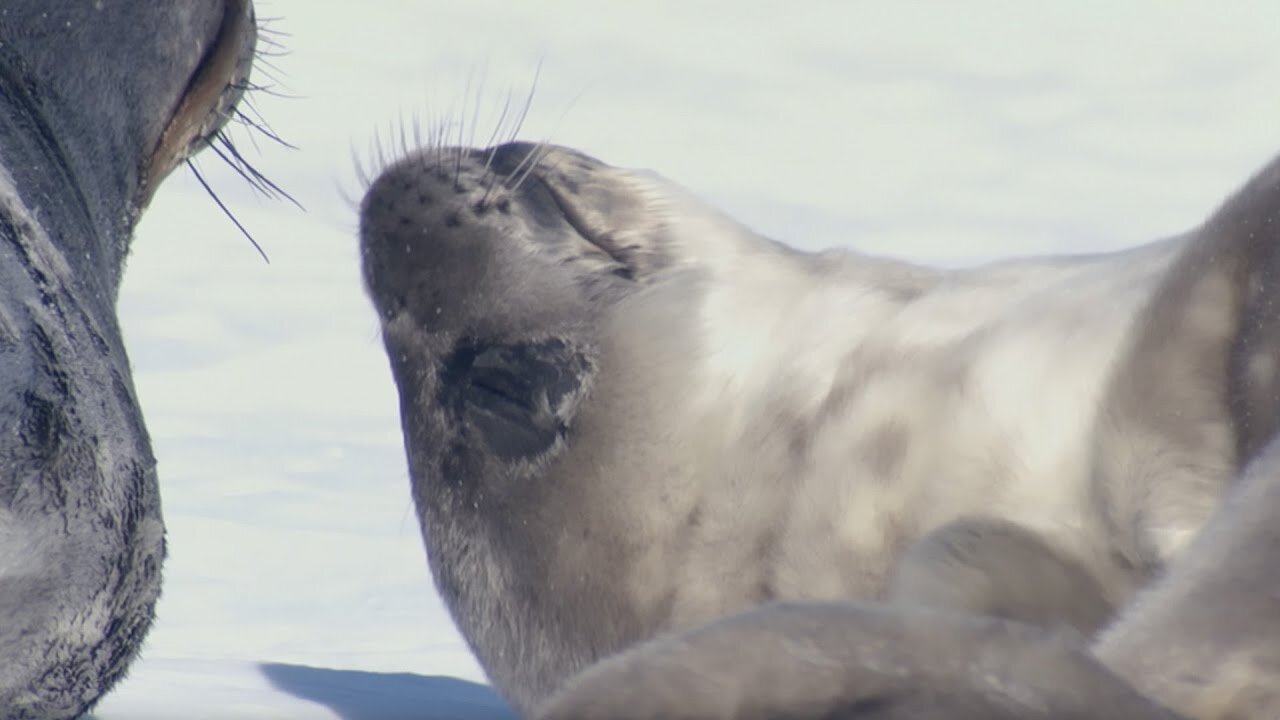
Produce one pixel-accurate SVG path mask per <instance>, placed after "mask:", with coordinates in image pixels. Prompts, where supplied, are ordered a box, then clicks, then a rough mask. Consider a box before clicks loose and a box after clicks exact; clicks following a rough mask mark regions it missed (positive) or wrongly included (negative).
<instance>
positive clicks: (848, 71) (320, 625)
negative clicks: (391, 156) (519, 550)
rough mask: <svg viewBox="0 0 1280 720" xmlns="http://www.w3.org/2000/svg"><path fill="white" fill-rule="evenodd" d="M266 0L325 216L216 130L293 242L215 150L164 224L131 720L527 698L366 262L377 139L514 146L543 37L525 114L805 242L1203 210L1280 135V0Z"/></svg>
mask: <svg viewBox="0 0 1280 720" xmlns="http://www.w3.org/2000/svg"><path fill="white" fill-rule="evenodd" d="M355 8H358V10H356V9H355ZM259 15H260V16H265V17H277V18H279V19H278V20H275V21H273V22H271V24H270V27H272V28H274V29H276V30H278V31H280V32H281V33H286V34H287V37H285V36H280V37H278V39H279V40H280V41H281V42H283V43H284V44H285V45H286V46H287V47H288V49H289V51H290V54H289V55H288V56H287V57H283V58H279V59H277V60H276V65H277V66H278V68H279V73H278V74H279V75H280V76H281V79H282V80H283V81H284V85H285V88H284V89H285V90H287V91H288V92H290V93H292V94H294V95H297V96H299V97H297V98H295V99H282V98H273V97H269V96H263V95H259V96H257V97H256V98H255V102H256V104H257V106H258V108H259V109H260V110H261V111H262V113H263V114H264V115H265V116H266V117H267V118H268V120H270V121H271V123H272V124H273V125H274V127H275V129H276V130H277V131H278V132H279V133H280V134H281V135H283V136H284V137H285V138H286V139H288V140H289V141H290V142H292V143H294V144H296V145H297V146H299V148H300V149H299V150H298V151H296V152H294V151H287V150H284V149H281V148H276V147H271V146H270V145H267V144H264V145H263V146H262V153H261V155H259V156H257V157H258V158H259V159H258V166H259V167H260V168H261V169H262V170H264V171H265V172H266V173H267V174H268V175H269V176H270V177H271V178H272V179H273V180H274V181H276V182H277V183H279V184H280V185H281V186H283V187H284V188H286V189H287V190H288V191H289V192H291V193H292V194H293V195H294V196H295V197H297V198H298V200H299V201H300V202H301V203H302V204H303V205H304V206H305V207H306V212H302V211H299V210H296V209H295V208H293V207H291V206H289V205H286V204H282V203H276V202H269V201H263V200H260V199H258V198H255V197H253V196H252V194H251V192H250V190H249V189H248V188H247V186H246V185H245V184H244V183H243V182H240V181H238V180H237V179H236V178H235V177H234V176H232V175H231V174H230V173H229V171H227V170H226V169H225V168H223V167H222V166H221V164H220V163H219V162H217V161H216V159H214V158H211V157H204V158H203V159H202V162H201V163H200V164H201V167H202V169H203V171H204V173H205V175H206V177H208V178H209V179H210V180H211V181H212V183H213V184H214V186H215V188H216V189H217V190H218V192H219V193H220V195H221V196H222V198H223V199H224V200H225V201H227V203H228V204H229V205H231V206H232V207H233V208H235V210H236V213H237V215H238V216H239V218H240V219H241V221H242V222H244V223H245V225H246V226H248V227H249V228H250V229H251V230H252V231H253V233H254V234H255V236H256V237H257V239H258V240H259V241H260V242H261V243H262V244H263V246H264V247H265V248H266V250H267V252H268V253H269V254H270V256H271V264H270V265H267V264H264V263H263V262H262V261H261V259H260V258H259V257H258V256H257V254H256V253H255V252H254V251H253V250H252V248H251V247H250V246H249V244H248V242H247V241H245V240H244V239H243V238H241V237H240V236H239V235H238V234H237V233H236V231H235V229H234V228H233V227H232V226H231V224H230V223H229V222H227V221H226V220H225V219H224V218H223V217H222V216H221V215H220V214H219V212H218V210H217V208H216V207H215V206H214V204H213V203H212V202H211V201H210V200H209V199H208V198H207V197H206V196H205V195H204V193H203V191H202V190H201V189H200V188H199V186H198V185H197V184H196V183H195V182H194V181H193V180H192V179H191V178H190V177H189V175H188V174H187V173H186V172H184V171H179V172H178V173H175V175H174V177H173V178H171V179H170V181H169V183H168V185H167V187H165V188H164V189H163V190H162V191H161V192H160V194H159V195H158V196H157V197H156V199H155V201H154V203H153V205H152V208H151V210H150V213H149V215H148V216H147V217H146V218H145V219H144V221H143V223H142V226H141V228H140V230H139V233H138V238H137V242H136V244H135V251H134V255H133V257H132V259H131V261H130V267H129V270H128V273H127V276H126V280H125V284H124V290H123V296H122V298H121V302H120V305H121V315H122V318H123V320H122V321H123V324H124V327H125V332H126V340H127V342H128V344H129V350H130V354H131V357H132V360H133V364H134V368H135V377H136V381H137V385H138V391H139V393H140V395H141V398H142V403H143V407H144V410H145V412H146V417H147V423H148V426H149V428H150V431H151V435H152V438H153V440H154V443H155V450H156V455H157V457H158V458H159V463H160V475H161V482H162V488H163V493H164V504H165V505H164V506H165V513H166V519H167V522H168V527H169V548H170V557H169V560H168V563H167V565H166V586H165V594H164V598H163V600H162V602H161V605H160V608H159V617H158V620H157V624H156V627H155V630H154V631H153V632H152V634H151V636H150V639H149V641H148V644H147V647H146V650H145V653H144V657H143V659H142V660H141V661H140V662H139V663H138V664H137V665H136V667H135V669H134V670H133V673H132V675H131V677H130V678H129V679H128V680H127V681H126V682H125V683H124V684H123V685H122V686H121V687H120V688H119V689H118V690H117V691H116V692H115V693H114V694H113V695H112V696H110V697H109V698H108V699H107V700H106V701H105V702H103V703H102V705H101V706H100V708H99V710H98V711H97V712H96V713H95V717H96V718H99V720H126V719H128V720H133V719H141V718H164V719H166V720H167V719H172V718H190V719H192V720H221V719H222V718H245V719H250V718H252V719H254V720H257V719H260V718H288V719H291V720H293V719H298V720H300V719H303V718H306V719H310V718H341V719H342V720H373V719H374V718H377V719H379V720H381V719H383V718H387V719H395V718H419V719H422V720H431V719H435V718H441V719H443V718H448V719H450V720H482V719H497V718H510V717H511V714H510V711H509V710H506V709H505V706H504V705H503V704H502V702H501V700H499V699H498V698H497V697H496V695H494V694H493V693H492V691H490V690H488V689H487V688H486V687H484V686H483V685H482V683H483V676H482V674H481V673H480V671H479V669H478V667H477V666H476V664H475V662H474V660H472V659H471V657H470V654H469V653H468V651H467V649H466V647H465V645H464V644H463V642H462V641H461V639H460V638H459V637H458V635H457V633H456V631H455V630H454V629H453V626H452V623H451V622H450V620H449V618H448V615H447V613H446V611H445V610H444V608H443V606H442V605H441V602H440V600H439V599H438V598H437V597H436V595H435V593H434V591H433V589H432V587H431V584H430V580H429V578H428V574H427V570H426V563H425V557H424V554H423V551H422V547H421V541H420V539H419V536H418V529H417V524H416V521H415V519H414V515H413V510H412V506H411V502H410V498H409V493H408V481H407V478H406V471H405V466H404V458H403V452H402V448H401V439H400V433H399V423H398V418H397V405H396V398H395V394H394V389H393V387H392V384H391V380H390V376H389V373H388V371H387V367H386V361H385V359H384V357H383V354H382V349H381V345H380V341H379V338H378V332H377V324H376V321H375V318H374V316H373V313H372V312H371V311H370V309H369V306H368V303H367V301H366V300H365V298H364V295H363V292H362V290H361V287H360V283H359V276H358V265H357V252H356V240H355V229H356V218H355V203H356V202H358V199H359V196H360V194H361V191H362V187H361V184H360V182H359V180H358V179H357V175H356V172H355V163H354V162H353V156H354V157H356V158H360V159H361V160H362V161H364V162H365V163H366V164H367V165H368V164H371V163H370V162H369V161H371V160H372V158H373V157H374V154H373V153H372V152H371V149H370V148H371V144H372V141H373V139H374V138H375V137H381V138H382V140H383V145H384V146H385V147H395V146H396V145H397V144H398V143H399V142H400V141H399V139H398V138H399V137H400V131H399V129H400V128H401V127H409V128H412V127H413V126H415V125H416V126H420V127H421V128H423V129H424V130H426V129H429V128H431V127H433V126H434V124H436V123H440V122H444V121H457V120H459V119H461V120H463V122H462V123H461V126H460V127H455V128H454V130H453V131H452V132H454V133H455V134H454V137H458V138H461V140H462V141H464V142H471V141H472V140H473V139H474V142H477V143H485V142H487V140H488V138H489V135H490V131H491V130H492V129H493V126H494V124H495V123H496V118H497V116H498V114H499V110H500V108H501V105H502V101H503V100H504V98H506V97H507V96H508V95H509V94H510V95H511V96H512V97H513V98H515V101H514V102H515V104H516V105H517V106H519V105H522V104H523V101H524V100H523V99H524V97H525V95H526V93H527V91H528V89H529V85H530V83H531V82H532V80H533V78H534V74H535V71H536V70H537V68H538V67H539V65H540V66H541V73H540V76H539V78H538V80H537V89H536V93H535V97H534V101H533V105H532V109H531V110H530V113H529V117H528V119H527V121H526V123H525V125H524V128H523V130H522V133H521V134H522V136H523V137H525V138H526V139H534V140H538V139H551V140H553V141H556V142H560V143H563V144H568V145H573V146H576V147H578V148H581V149H583V150H585V151H587V152H590V153H592V154H594V155H597V156H598V157H601V158H603V159H605V160H607V161H610V162H613V163H615V164H621V165H630V166H642V167H650V168H653V169H655V170H658V171H660V172H662V173H663V174H665V175H667V176H669V177H672V178H674V179H676V180H678V181H679V182H681V183H683V184H685V185H687V186H689V187H691V188H693V189H694V190H695V191H696V192H698V193H699V194H701V195H702V196H704V197H705V198H707V199H708V200H710V201H712V202H714V203H716V204H718V205H720V206H721V207H723V208H725V209H727V210H728V211H730V212H731V213H733V214H735V215H737V216H738V217H740V218H741V219H743V220H744V221H746V222H747V223H748V224H750V225H753V226H754V227H756V228H757V229H759V230H761V231H763V232H766V233H767V234H770V235H773V236H775V237H778V238H780V239H784V240H787V241H789V242H792V243H794V244H797V245H801V246H804V247H808V248H817V247H824V246H830V245H842V244H847V245H852V246H855V247H857V248H859V249H861V250H864V251H868V252H874V253H885V254H893V255H899V256H907V257H912V258H916V259H920V260H927V261H931V262H942V263H949V264H956V263H972V262H978V261H981V260H983V259H987V258H992V257H997V256H1004V255H1009V254H1015V253H1017V254H1021V253H1043V252H1076V251H1091V250H1098V249H1107V248H1116V247H1121V246H1125V245H1130V244H1133V243H1136V242H1139V241H1142V240H1146V239H1151V238H1154V237H1157V236H1160V235H1165V234H1170V233H1173V232H1177V231H1179V230H1181V229H1183V228H1186V227H1187V226H1189V225H1191V224H1193V223H1195V222H1197V221H1198V220H1199V219H1200V218H1201V217H1203V216H1204V215H1205V214H1206V213H1207V212H1208V211H1209V210H1210V209H1211V208H1212V207H1213V206H1214V205H1215V204H1216V203H1217V202H1218V201H1219V200H1220V199H1221V198H1222V197H1223V196H1224V195H1225V194H1226V193H1228V192H1230V191H1231V190H1232V189H1234V187H1235V186H1236V185H1237V184H1238V183H1241V182H1243V180H1244V179H1245V177H1246V176H1247V175H1248V174H1249V173H1250V172H1251V171H1252V170H1253V169H1254V168H1256V167H1257V166H1259V165H1260V164H1262V163H1263V162H1264V161H1265V160H1266V159H1267V158H1268V157H1269V156H1270V155H1271V154H1272V153H1273V152H1275V151H1277V150H1280V4H1276V3H1274V2H1273V0H1257V1H1256V2H1241V3H1234V4H1232V6H1231V7H1230V8H1229V9H1228V8H1226V7H1224V6H1222V5H1220V4H1218V3H1208V2H1204V3H1197V4H1191V3H1169V2H1166V1H1165V0H1147V1H1144V2H1092V1H1085V2H1076V3H1057V4H1053V5H1049V4H1046V3H1036V4H1014V3H1008V2H1003V1H1000V0H974V1H971V2H966V3H963V4H943V3H927V2H904V3H894V4H890V3H875V4H873V3H864V2H841V1H839V0H824V1H820V0H813V1H812V2H798V3H787V4H784V5H779V4H778V3H776V2H772V1H769V0H750V1H748V0H734V1H733V2H728V1H720V2H688V1H687V0H650V1H649V2H644V3H622V2H598V1H596V0H566V1H557V0H547V1H546V2H542V1H539V2H520V1H518V0H472V1H470V2H461V1H459V2H453V3H440V2H437V3H428V2H420V1H410V0H367V1H366V2H362V3H350V2H338V1H337V0H261V1H260V2H259ZM259 79H261V76H259ZM477 105H478V107H477ZM410 134H411V133H410ZM239 138H240V139H241V140H242V142H241V146H242V148H247V149H248V153H249V155H250V156H251V157H252V156H254V151H253V149H252V145H251V144H250V142H249V139H248V138H249V135H248V134H246V133H240V134H239ZM374 164H376V163H374ZM530 661H531V662H533V661H535V660H534V659H531V660H530Z"/></svg>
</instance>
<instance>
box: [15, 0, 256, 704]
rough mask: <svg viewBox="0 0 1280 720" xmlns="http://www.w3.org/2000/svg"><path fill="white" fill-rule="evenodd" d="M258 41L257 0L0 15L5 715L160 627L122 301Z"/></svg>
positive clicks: (50, 700) (86, 687)
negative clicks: (177, 176) (136, 250)
mask: <svg viewBox="0 0 1280 720" xmlns="http://www.w3.org/2000/svg"><path fill="white" fill-rule="evenodd" d="M255 33H256V30H255V26H254V21H253V8H252V4H251V3H250V2H249V1H248V0H172V1H168V2H154V1H153V0H112V1H111V2H85V1H82V0H6V2H4V3H3V4H0V658H2V659H3V662H2V663H0V717H4V718H35V719H41V720H43V719H45V718H73V717H78V716H80V715H81V714H82V713H84V712H85V711H87V710H88V709H89V708H90V707H92V706H93V704H94V703H95V702H96V701H97V700H98V698H99V697H101V695H102V694H103V693H105V692H106V691H107V690H109V689H110V688H111V686H112V685H114V684H115V683H116V682H118V681H119V680H120V678H122V677H123V675H124V673H125V671H126V669H127V668H128V666H129V663H130V662H131V661H132V660H133V658H134V657H135V656H136V655H137V652H138V650H139V648H140V646H141V643H142V640H143V638H144V637H145V635H146V633H147V630H148V628H149V627H150V625H151V621H152V617H153V613H154V606H155V601H156V598H157V596H158V595H159V591H160V567H161V562H162V560H163V557H164V527H163V523H162V520H161V513H160V502H159V493H158V488H157V481H156V474H155V461H154V458H153V457H152V454H151V449H150V445H149V442H148V439H147V434H146V430H145V428H144V426H143V422H142V418H141V414H140V412H139V409H138V403H137V399H136V397H135V394H134V389H133V382H132V378H131V377H130V374H129V362H128V358H127V357H126V354H125V351H124V347H123V343H122V340H121V336H120V329H119V326H118V322H117V320H116V315H115V304H116V295H117V290H118V287H119V283H120V277H121V272H122V268H123V263H124V259H125V257H126V255H127V253H128V247H129V243H130V240H131V237H132V233H133V228H134V224H135V223H136V221H137V219H138V215H139V213H140V212H141V210H142V208H143V207H144V206H145V205H146V204H147V202H148V201H149V200H150V199H151V197H152V196H153V194H154V192H155V189H156V187H157V185H158V184H159V182H160V181H161V180H162V179H163V177H164V176H165V175H166V174H168V173H169V172H170V171H171V170H173V168H174V167H176V166H177V165H178V164H179V163H181V162H182V161H183V160H184V159H185V158H186V157H187V156H189V155H190V154H191V153H192V152H195V151H197V150H199V149H200V147H202V146H203V144H204V143H207V142H208V141H209V139H210V138H211V137H212V136H213V135H214V134H215V133H217V132H218V130H219V129H220V128H221V127H222V126H223V125H224V124H225V123H226V122H227V120H228V119H229V118H230V114H231V112H232V111H233V108H234V104H235V102H236V101H237V100H238V99H239V96H240V94H241V92H242V90H243V88H245V87H247V83H248V73H249V66H250V64H251V62H252V58H253V47H254V41H255ZM183 240H184V238H172V239H171V241H172V242H182V241H183Z"/></svg>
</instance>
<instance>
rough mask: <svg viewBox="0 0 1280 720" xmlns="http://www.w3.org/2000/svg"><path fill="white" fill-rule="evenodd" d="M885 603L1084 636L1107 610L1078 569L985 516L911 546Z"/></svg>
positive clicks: (1020, 530) (1029, 534) (1034, 539)
mask: <svg viewBox="0 0 1280 720" xmlns="http://www.w3.org/2000/svg"><path fill="white" fill-rule="evenodd" d="M888 599H889V602H890V603H894V604H902V605H908V606H909V605H921V606H925V607H932V608H940V609H948V610H956V611H961V612H969V613H973V614H976V615H989V616H992V617H1000V618H1006V619H1010V620H1018V621H1021V622H1026V623H1031V624H1033V625H1040V626H1042V627H1054V626H1057V625H1067V626H1070V627H1073V628H1075V629H1076V630H1079V631H1080V632H1082V633H1085V634H1091V633H1093V632H1094V631H1095V630H1097V629H1099V628H1100V627H1101V626H1102V625H1103V623H1105V622H1106V621H1107V620H1109V619H1110V617H1111V614H1112V611H1113V608H1112V607H1111V604H1110V603H1109V602H1107V599H1106V597H1105V595H1104V593H1103V590H1102V587H1101V586H1100V585H1099V584H1098V581H1097V580H1096V579H1095V578H1094V577H1093V576H1092V575H1091V574H1090V573H1089V571H1088V570H1087V569H1086V568H1085V567H1084V566H1083V565H1082V564H1081V563H1079V562H1077V561H1076V560H1074V559H1072V558H1070V557H1067V556H1066V555H1064V554H1063V553H1062V552H1060V551H1059V550H1058V549H1056V548H1054V547H1052V546H1051V545H1050V544H1049V543H1048V541H1046V540H1045V539H1043V538H1041V537H1040V536H1039V535H1037V534H1036V533H1035V532H1033V531H1032V530H1030V529H1028V528H1024V527H1021V526H1019V525H1016V524H1014V523H1011V522H1008V521H1006V520H1002V519H999V518H988V517H966V518H961V519H960V520H956V521H954V522H950V523H947V524H946V525H943V526H942V527H940V528H938V529H936V530H934V531H933V532H930V533H929V534H928V535H926V536H924V537H923V538H921V539H920V540H918V541H917V542H915V543H914V544H913V545H912V546H911V547H909V548H908V549H907V551H906V552H905V553H904V554H903V556H902V559H901V560H899V561H898V564H897V566H896V567H895V568H894V573H893V577H892V580H891V582H890V584H889V592H888Z"/></svg>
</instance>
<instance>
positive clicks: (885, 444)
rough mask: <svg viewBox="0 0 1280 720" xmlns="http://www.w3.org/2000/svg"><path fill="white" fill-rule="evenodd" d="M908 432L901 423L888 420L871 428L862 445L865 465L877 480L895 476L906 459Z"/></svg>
mask: <svg viewBox="0 0 1280 720" xmlns="http://www.w3.org/2000/svg"><path fill="white" fill-rule="evenodd" d="M910 437H911V436H910V433H909V432H907V429H906V428H905V427H903V426H902V424H901V423H898V422H894V421H890V422H888V423H885V424H884V425H881V426H880V427H878V428H876V429H875V430H873V431H872V432H871V433H870V434H869V435H868V436H867V441H866V443H865V445H864V446H863V447H864V453H865V457H866V460H867V465H868V466H869V467H870V468H871V472H872V473H873V474H874V475H875V477H876V479H877V480H880V481H882V482H885V481H890V480H892V479H893V478H895V477H896V476H897V474H898V472H899V471H900V470H901V469H902V463H903V461H904V460H905V459H906V455H907V445H908V443H909V441H910Z"/></svg>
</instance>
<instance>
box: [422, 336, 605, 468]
mask: <svg viewBox="0 0 1280 720" xmlns="http://www.w3.org/2000/svg"><path fill="white" fill-rule="evenodd" d="M588 370H589V364H588V360H587V358H586V356H585V355H584V354H583V353H581V352H577V351H575V350H574V349H572V348H571V347H570V345H569V343H567V342H565V341H564V340H561V339H558V338H552V339H548V340H543V341H538V342H518V343H514V344H483V343H473V342H464V343H462V344H460V346H459V347H458V348H457V349H456V350H454V352H453V353H452V354H451V355H449V357H447V358H446V359H445V361H444V368H443V371H442V372H441V381H442V382H441V389H440V394H441V398H440V401H441V403H442V405H444V406H445V407H452V408H454V410H455V412H458V413H459V414H460V416H461V417H462V418H464V419H465V420H466V422H467V424H468V425H470V426H471V427H473V428H475V430H477V431H478V434H479V436H480V438H482V439H483V441H484V443H485V445H486V446H487V447H488V448H489V450H490V451H491V452H492V453H493V454H494V455H495V456H496V457H498V458H501V459H502V460H505V461H511V460H518V459H522V458H523V459H533V458H535V457H538V456H540V455H542V454H543V453H545V452H546V451H547V450H549V449H551V447H552V446H553V445H554V444H555V442H556V441H557V440H558V439H559V438H561V437H562V436H563V435H564V433H565V432H566V431H567V430H568V427H569V423H570V421H571V420H572V419H573V414H574V411H575V410H576V408H577V405H578V402H579V400H580V399H581V397H582V395H583V394H584V393H585V390H586V385H587V377H588Z"/></svg>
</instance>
